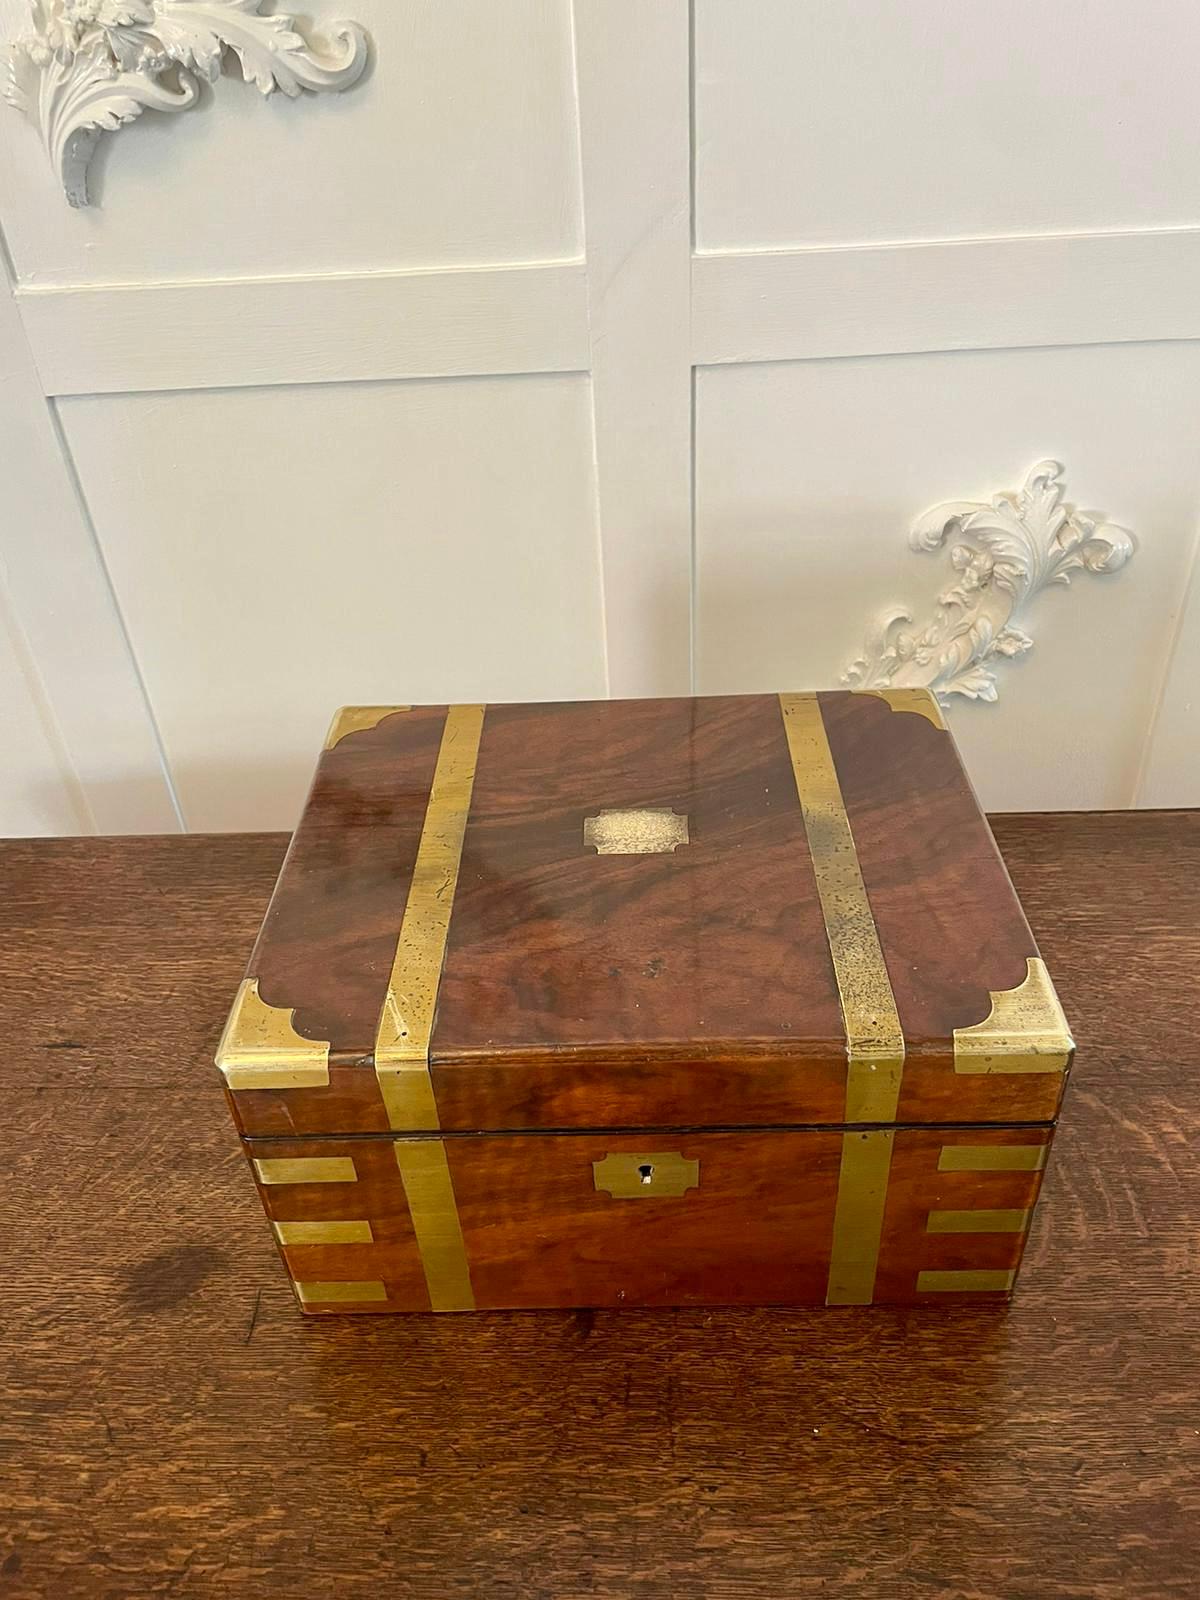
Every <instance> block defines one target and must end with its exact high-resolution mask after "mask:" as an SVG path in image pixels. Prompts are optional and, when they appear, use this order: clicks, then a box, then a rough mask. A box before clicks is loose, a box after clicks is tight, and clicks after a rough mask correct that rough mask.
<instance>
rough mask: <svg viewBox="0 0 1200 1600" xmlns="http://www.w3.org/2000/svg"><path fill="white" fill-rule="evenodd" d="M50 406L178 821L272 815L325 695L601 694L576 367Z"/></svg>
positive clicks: (590, 505)
mask: <svg viewBox="0 0 1200 1600" xmlns="http://www.w3.org/2000/svg"><path fill="white" fill-rule="evenodd" d="M62 418H63V427H64V430H65V433H66V436H67V438H68V440H69V441H70V445H71V449H72V452H73V454H74V457H75V459H76V461H77V463H78V465H79V470H80V474H81V477H82V479H83V481H84V483H85V484H86V486H87V492H88V497H89V501H90V504H91V510H92V515H93V518H94V520H95V525H96V529H97V534H98V537H99V539H100V542H101V545H102V547H103V550H104V554H105V558H106V561H107V564H108V568H109V571H110V572H111V574H112V579H113V583H114V587H115V591H116V594H117V597H118V599H119V601H120V604H121V607H122V610H123V612H124V615H125V619H126V624H127V626H128V629H129V633H130V638H131V640H132V643H133V647H134V650H135V652H136V654H137V656H138V659H139V662H140V664H141V670H142V673H143V676H144V678H145V681H146V685H147V689H148V693H149V697H150V701H151V703H152V705H153V707H154V710H155V714H156V717H157V720H158V726H159V728H160V730H161V733H162V738H163V743H164V747H165V749H166V751H167V757H168V760H169V762H170V765H171V769H172V772H173V774H174V777H175V782H176V786H177V789H178V792H179V795H180V800H181V804H182V808H183V812H184V816H185V820H186V822H187V825H188V827H189V828H192V829H226V828H238V827H247V828H263V827H290V826H291V825H292V824H293V823H294V821H295V819H296V816H297V814H298V811H299V806H300V803H301V801H302V799H303V794H304V790H305V787H306V784H307V779H308V775H309V771H310V769H311V766H312V762H313V759H314V753H315V751H316V750H317V749H318V748H319V746H320V740H321V738H322V736H323V734H324V730H325V727H326V725H327V722H328V719H329V716H330V714H331V712H332V711H333V709H334V708H335V707H336V706H338V705H340V704H343V703H347V702H355V701H359V702H365V703H367V704H382V703H389V702H392V701H395V702H400V703H407V702H421V701H432V702H442V701H447V700H449V701H455V700H493V701H495V700H519V699H535V698H564V699H570V698H576V697H584V696H589V695H602V694H603V693H604V690H605V670H604V654H603V638H602V617H601V609H602V608H601V603H600V577H599V559H598V542H597V534H596V527H595V517H594V504H595V489H594V481H593V475H592V471H591V430H590V415H589V406H588V393H587V382H586V380H585V379H583V378H580V377H572V376H550V377H523V378H482V379H462V380H455V379H450V380H441V381H430V382H413V383H402V384H378V385H369V384H355V385H323V386H318V387H307V388H278V389H269V390H228V391H210V392H195V393H189V394H171V395H142V396H127V397H123V398H115V399H110V398H99V399H84V398H80V399H70V400H65V401H63V402H62Z"/></svg>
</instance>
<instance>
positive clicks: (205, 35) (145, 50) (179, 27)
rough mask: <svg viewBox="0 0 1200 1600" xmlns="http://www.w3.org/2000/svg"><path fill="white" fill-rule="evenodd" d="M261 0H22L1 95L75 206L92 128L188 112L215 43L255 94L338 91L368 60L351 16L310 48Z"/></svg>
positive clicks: (289, 21)
mask: <svg viewBox="0 0 1200 1600" xmlns="http://www.w3.org/2000/svg"><path fill="white" fill-rule="evenodd" d="M264 3H265V0H30V12H31V17H30V22H31V27H30V31H29V32H28V33H27V34H25V35H24V37H22V38H20V39H18V40H17V42H16V43H15V44H14V45H13V47H12V51H11V55H10V65H9V81H8V85H7V89H6V91H5V92H6V96H7V98H8V100H10V101H11V103H12V104H13V105H14V106H16V107H17V109H18V110H19V111H23V112H24V113H25V115H26V117H27V118H28V119H29V121H30V122H32V123H33V125H34V127H36V128H37V130H38V131H39V133H40V134H41V136H42V142H43V143H44V145H45V147H46V152H47V154H48V155H49V157H50V160H51V162H52V163H53V165H54V168H55V171H56V172H58V173H59V175H60V176H61V178H62V182H63V187H64V188H65V189H66V194H67V199H68V200H69V201H70V202H71V204H72V205H73V206H85V205H87V204H88V203H89V201H88V192H87V169H88V163H89V161H90V160H91V158H92V153H93V152H94V150H95V148H96V143H97V140H98V139H99V138H100V135H101V134H102V133H106V132H113V131H114V130H116V129H117V128H121V127H124V125H125V124H126V123H128V122H132V121H133V120H134V119H135V118H136V117H140V116H141V114H142V112H143V111H147V110H154V111H186V110H187V109H188V107H189V106H193V105H195V103H196V100H197V98H198V96H199V93H200V83H201V82H202V81H203V82H205V83H216V81H217V79H218V78H219V77H220V76H221V65H222V61H223V59H224V55H225V52H226V51H227V50H230V51H232V52H233V54H234V55H235V56H236V57H237V58H238V60H239V61H240V63H241V67H242V75H243V77H244V78H245V80H246V82H247V83H252V84H254V86H255V88H257V89H258V90H260V91H261V93H262V94H264V95H267V94H272V93H273V92H274V91H275V90H276V89H281V90H282V91H283V93H284V94H286V95H288V96H289V97H290V98H292V99H295V97H296V96H297V95H298V94H299V93H300V91H301V90H302V89H311V90H313V91H314V92H324V91H328V90H341V89H348V88H350V86H351V85H352V84H354V83H356V82H357V81H358V79H359V78H360V77H361V76H362V74H363V70H364V68H365V67H366V64H367V58H368V54H369V46H368V41H367V36H366V34H365V33H364V31H363V29H362V28H361V27H359V25H358V24H357V23H356V22H335V23H332V24H331V25H330V26H329V29H328V34H329V37H330V43H329V45H328V47H327V48H318V47H317V46H316V45H315V44H313V43H311V42H310V41H309V40H307V39H305V38H304V37H303V36H302V35H301V34H300V32H299V31H298V30H297V26H296V21H295V19H294V18H293V17H291V16H288V15H286V14H284V13H282V12H276V13H274V14H273V15H271V16H266V17H264V16H260V15H259V12H260V10H261V7H262V5H263V4H264Z"/></svg>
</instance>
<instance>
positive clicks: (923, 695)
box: [851, 689, 948, 733]
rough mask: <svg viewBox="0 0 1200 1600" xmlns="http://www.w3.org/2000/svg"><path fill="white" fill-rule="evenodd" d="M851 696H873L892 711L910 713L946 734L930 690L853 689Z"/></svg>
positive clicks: (936, 702) (936, 699)
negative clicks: (885, 703)
mask: <svg viewBox="0 0 1200 1600" xmlns="http://www.w3.org/2000/svg"><path fill="white" fill-rule="evenodd" d="M851 693H852V694H873V695H874V696H875V698H876V699H877V700H886V701H887V703H888V705H889V706H891V708H892V710H893V711H911V712H913V713H915V715H917V716H918V717H924V718H925V720H926V722H932V723H933V725H934V727H935V728H941V730H942V731H943V733H945V732H947V731H948V730H947V728H946V719H945V717H944V716H943V715H942V708H941V704H940V703H939V701H938V697H937V695H935V694H934V692H933V690H932V689H853V690H851Z"/></svg>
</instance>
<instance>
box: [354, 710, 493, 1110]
mask: <svg viewBox="0 0 1200 1600" xmlns="http://www.w3.org/2000/svg"><path fill="white" fill-rule="evenodd" d="M482 733H483V707H482V706H451V707H450V709H449V711H448V712H447V714H446V726H445V728H444V730H443V732H442V744H441V749H440V750H439V752H438V760H437V767H436V769H435V771H434V774H433V786H432V788H431V789H430V791H429V805H428V808H427V809H426V812H425V826H424V828H423V829H422V831H421V842H420V844H419V845H418V847H417V859H416V862H415V863H414V865H413V874H412V882H411V884H410V885H409V890H408V901H407V904H406V905H405V907H404V919H403V921H402V922H401V924H400V937H399V939H398V940H397V941H396V954H395V958H394V959H393V961H392V972H391V977H390V978H389V979H388V987H387V994H386V995H385V996H384V1001H383V1008H382V1010H381V1011H380V1013H379V1026H378V1028H377V1030H376V1033H375V1075H376V1077H377V1078H378V1079H379V1092H380V1094H381V1095H382V1096H383V1103H384V1105H385V1106H386V1108H387V1114H388V1124H389V1126H390V1127H392V1128H394V1129H395V1130H396V1131H397V1132H398V1133H415V1132H418V1131H424V1130H428V1129H436V1128H437V1127H438V1114H437V1105H436V1104H435V1102H434V1098H433V1081H432V1079H431V1078H430V1075H429V1044H430V1039H431V1038H432V1035H433V1019H434V1015H435V1013H436V1010H437V997H438V987H439V985H440V984H441V980H442V966H443V964H444V962H445V959H446V939H447V936H448V934H449V932H450V913H451V911H452V910H453V908H454V891H455V888H456V886H457V884H458V869H459V864H460V862H461V860H462V847H463V836H464V834H465V832H466V827H467V813H468V811H469V810H470V807H471V790H472V787H473V786H474V783H475V763H476V760H477V759H478V755H479V740H480V737H481V735H482Z"/></svg>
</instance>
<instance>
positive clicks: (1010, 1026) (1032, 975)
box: [954, 956, 1075, 1072]
mask: <svg viewBox="0 0 1200 1600" xmlns="http://www.w3.org/2000/svg"><path fill="white" fill-rule="evenodd" d="M1026 967H1027V970H1026V973H1025V977H1024V978H1023V980H1022V981H1021V982H1020V983H1019V984H1018V985H1017V987H1016V988H1015V989H1002V990H1000V991H998V992H997V991H995V990H993V991H992V996H991V999H992V1007H991V1010H990V1011H989V1012H988V1014H987V1016H986V1017H985V1018H984V1019H983V1021H982V1022H976V1023H974V1024H973V1025H972V1026H971V1027H969V1028H955V1030H954V1070H955V1072H1063V1071H1065V1070H1066V1068H1067V1067H1068V1066H1069V1064H1070V1060H1071V1052H1072V1051H1073V1050H1074V1048H1075V1041H1074V1040H1073V1039H1072V1038H1071V1034H1070V1031H1069V1030H1068V1028H1067V1019H1066V1017H1065V1016H1063V1009H1062V1007H1061V1006H1060V1005H1059V1003H1058V996H1057V995H1056V994H1055V992H1054V985H1053V984H1052V983H1051V981H1050V974H1049V973H1048V972H1047V971H1046V963H1045V962H1044V961H1042V960H1041V959H1040V957H1038V956H1030V957H1029V959H1028V961H1027V963H1026Z"/></svg>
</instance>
